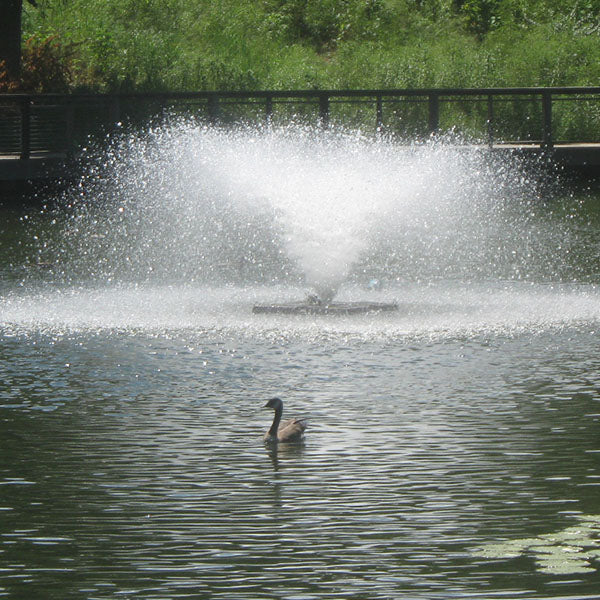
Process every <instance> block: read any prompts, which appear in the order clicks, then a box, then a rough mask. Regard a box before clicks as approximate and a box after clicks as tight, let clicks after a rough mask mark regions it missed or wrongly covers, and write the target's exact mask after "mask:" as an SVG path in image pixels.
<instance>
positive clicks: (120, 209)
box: [2, 121, 600, 335]
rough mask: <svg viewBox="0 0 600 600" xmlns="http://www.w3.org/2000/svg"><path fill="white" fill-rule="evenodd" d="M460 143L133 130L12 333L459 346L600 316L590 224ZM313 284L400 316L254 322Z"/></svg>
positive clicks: (95, 171) (64, 218)
mask: <svg viewBox="0 0 600 600" xmlns="http://www.w3.org/2000/svg"><path fill="white" fill-rule="evenodd" d="M456 142H457V140H455V139H446V140H432V141H431V142H429V143H421V144H408V145H402V144H399V143H397V142H394V141H392V140H386V139H382V138H372V137H367V136H364V135H362V134H361V133H360V132H356V131H339V130H338V131H331V130H330V131H323V130H321V129H315V128H309V127H302V126H287V127H282V128H274V127H237V128H234V129H220V128H210V127H206V126H204V125H199V124H196V123H194V122H189V121H186V122H177V123H171V124H166V125H163V126H159V127H155V128H149V129H147V130H145V131H143V132H133V133H124V134H123V135H121V136H119V137H117V138H115V139H114V140H113V141H112V142H111V144H110V145H109V147H108V148H107V149H103V150H102V151H100V152H98V154H97V157H96V162H95V164H94V166H93V167H92V168H90V169H89V171H88V172H87V174H86V175H85V176H84V177H83V178H82V180H81V181H80V183H79V185H78V186H76V188H75V189H73V190H70V191H69V192H68V193H67V195H66V196H65V198H64V199H63V202H62V203H61V206H60V207H59V209H58V210H57V211H56V212H55V213H53V214H52V215H51V218H52V223H51V224H50V225H48V224H47V223H46V228H45V229H44V230H43V234H42V235H41V236H39V237H38V239H37V242H36V244H37V248H36V251H37V255H36V259H35V260H37V261H39V262H42V263H43V264H45V265H50V268H49V269H48V270H47V271H46V273H45V275H43V276H41V277H40V276H39V275H38V274H36V275H32V276H29V277H26V278H25V279H24V281H23V282H22V285H21V286H20V287H19V289H18V290H9V292H8V294H7V295H6V296H5V297H4V298H3V300H4V309H3V311H2V323H3V324H4V325H5V326H10V327H13V326H15V327H17V328H19V327H24V328H27V327H31V328H41V329H44V328H46V327H47V328H51V329H53V328H58V329H61V328H63V329H123V328H124V329H136V328H142V329H168V328H190V327H191V328H199V329H207V330H216V329H223V328H226V329H227V328H229V329H232V330H239V331H241V330H244V331H247V332H254V333H256V332H265V331H271V330H279V331H285V332H295V333H302V332H309V333H310V335H313V334H315V332H326V331H330V332H331V331H333V332H346V333H347V332H352V333H357V332H359V333H360V332H362V333H363V334H369V335H372V334H374V333H375V334H377V335H379V334H384V333H385V335H390V334H391V335H406V334H416V335H418V334H431V333H433V332H437V333H440V332H446V333H451V334H452V335H455V334H459V333H461V332H462V333H464V332H467V331H481V330H494V329H497V328H508V329H515V328H518V327H521V326H525V327H530V328H536V327H539V326H546V325H551V326H554V325H557V324H564V323H568V322H579V321H582V320H592V321H595V320H597V319H598V318H599V317H600V302H599V296H598V292H597V290H596V289H595V288H594V287H593V286H592V285H587V286H585V285H581V284H580V283H581V282H582V281H585V280H586V277H587V275H588V271H589V269H588V263H589V262H590V260H589V259H588V258H585V257H582V255H581V252H580V251H581V248H582V247H583V246H584V244H583V243H582V238H581V228H580V227H574V226H573V224H572V223H573V221H574V219H573V217H574V216H575V215H574V214H573V213H572V212H568V211H567V212H564V211H563V212H562V213H561V214H560V216H557V215H555V214H554V213H553V211H552V209H551V207H550V206H548V205H544V202H543V198H542V194H541V192H540V188H539V185H538V183H537V182H536V180H535V178H534V177H532V176H531V175H528V173H530V172H529V171H526V170H525V169H523V168H522V167H521V166H520V165H519V164H517V163H515V162H507V161H506V160H504V161H503V160H500V159H498V158H494V157H492V156H490V155H489V154H488V153H486V152H485V151H480V150H474V149H467V148H465V147H464V146H462V147H461V146H459V145H457V143H456ZM46 217H47V215H46ZM575 220H576V219H575ZM39 279H42V280H44V279H45V280H46V281H45V283H44V282H43V281H42V282H41V283H40V281H39ZM370 280H377V282H378V284H380V285H381V291H376V292H375V291H372V290H367V283H368V282H369V281H370ZM587 280H589V277H588V278H587ZM566 283H568V284H569V285H566ZM311 289H314V290H316V291H317V292H318V293H319V294H321V295H322V296H326V295H328V294H330V293H334V292H337V293H338V296H337V297H338V298H339V299H346V300H348V299H350V300H365V299H366V300H381V301H392V300H393V301H396V302H398V304H399V306H400V310H399V311H398V313H397V314H396V315H378V316H373V315H367V316H363V317H360V318H357V317H356V316H353V317H348V318H340V317H335V318H312V317H311V318H310V319H307V318H305V317H301V318H295V319H291V318H290V317H289V316H285V317H275V316H273V315H267V316H258V315H256V316H253V315H251V307H252V304H253V303H255V302H263V301H276V302H277V301H287V300H299V299H302V298H303V297H304V296H305V295H306V293H307V292H308V291H310V290H311Z"/></svg>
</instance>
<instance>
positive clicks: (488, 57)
mask: <svg viewBox="0 0 600 600" xmlns="http://www.w3.org/2000/svg"><path fill="white" fill-rule="evenodd" d="M23 39H24V40H26V41H25V57H24V58H25V60H24V71H25V74H24V75H23V78H24V82H23V84H22V87H23V88H29V89H30V90H32V91H64V89H65V88H68V89H70V90H94V91H130V90H141V91H150V90H219V89H292V88H299V89H306V88H322V89H324V88H414V87H454V86H456V87H484V86H538V85H544V86H546V85H548V86H554V85H597V84H598V82H599V81H600V0H253V1H250V0H214V1H210V0H38V1H37V6H36V7H34V6H30V5H28V4H26V5H25V6H24V13H23ZM28 57H29V59H30V60H29V59H28ZM36 57H37V58H36ZM28 60H29V62H28ZM28 65H29V67H28ZM35 65H37V71H38V72H37V73H36V74H33V75H32V74H31V73H29V74H28V71H31V69H32V68H34V66H35ZM40 65H48V66H51V67H52V68H51V69H50V68H49V69H44V68H40ZM46 71H47V72H46ZM1 86H2V77H1V74H0V87H1ZM6 87H7V85H6V82H5V89H6Z"/></svg>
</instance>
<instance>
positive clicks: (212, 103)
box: [208, 93, 220, 125]
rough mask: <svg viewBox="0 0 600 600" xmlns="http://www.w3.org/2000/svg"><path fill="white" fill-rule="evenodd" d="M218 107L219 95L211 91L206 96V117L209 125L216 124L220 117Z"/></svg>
mask: <svg viewBox="0 0 600 600" xmlns="http://www.w3.org/2000/svg"><path fill="white" fill-rule="evenodd" d="M219 113H220V109H219V96H218V94H216V93H212V94H211V95H210V96H209V97H208V119H209V121H210V123H211V125H216V124H217V122H218V121H219V117H220V114H219Z"/></svg>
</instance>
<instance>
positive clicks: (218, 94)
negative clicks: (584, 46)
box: [0, 86, 600, 102]
mask: <svg viewBox="0 0 600 600" xmlns="http://www.w3.org/2000/svg"><path fill="white" fill-rule="evenodd" d="M543 94H551V95H553V96H554V95H569V94H570V95H575V94H577V95H590V94H599V95H600V87H597V86H596V87H578V86H573V87H522V88H520V87H514V88H407V89H370V90H335V89H331V90H244V91H242V90H223V91H197V92H125V93H117V94H81V93H78V94H21V93H16V94H0V102H1V101H5V100H7V101H9V102H18V101H27V100H29V101H30V102H33V101H38V102H43V101H45V100H54V101H56V100H58V99H62V100H65V101H68V102H75V101H77V100H86V101H89V100H96V101H100V100H111V99H127V98H130V99H137V100H139V99H143V98H147V99H157V100H165V99H170V98H172V99H177V98H181V99H193V98H201V99H209V98H273V99H275V98H315V99H318V98H321V97H328V98H343V97H347V98H351V97H364V98H368V97H377V96H380V97H382V99H383V98H386V97H402V96H407V97H410V96H437V97H439V98H442V97H446V96H501V95H505V96H520V95H532V96H539V95H543Z"/></svg>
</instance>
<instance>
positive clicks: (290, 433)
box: [264, 398, 306, 444]
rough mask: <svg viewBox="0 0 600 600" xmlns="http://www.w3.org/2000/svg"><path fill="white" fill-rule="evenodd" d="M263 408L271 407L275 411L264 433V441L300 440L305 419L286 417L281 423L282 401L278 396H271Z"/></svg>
mask: <svg viewBox="0 0 600 600" xmlns="http://www.w3.org/2000/svg"><path fill="white" fill-rule="evenodd" d="M265 408H272V409H273V410H274V411H275V416H274V417H273V423H272V425H271V427H270V428H269V430H268V431H267V433H265V437H264V440H265V442H266V443H269V444H277V443H284V444H285V443H288V444H298V443H300V442H301V441H302V438H303V436H304V430H305V429H306V421H305V420H304V419H288V420H287V421H284V422H283V423H282V422H281V415H282V414H283V402H282V401H281V399H280V398H271V399H270V400H269V401H268V402H267V403H266V404H265Z"/></svg>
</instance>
